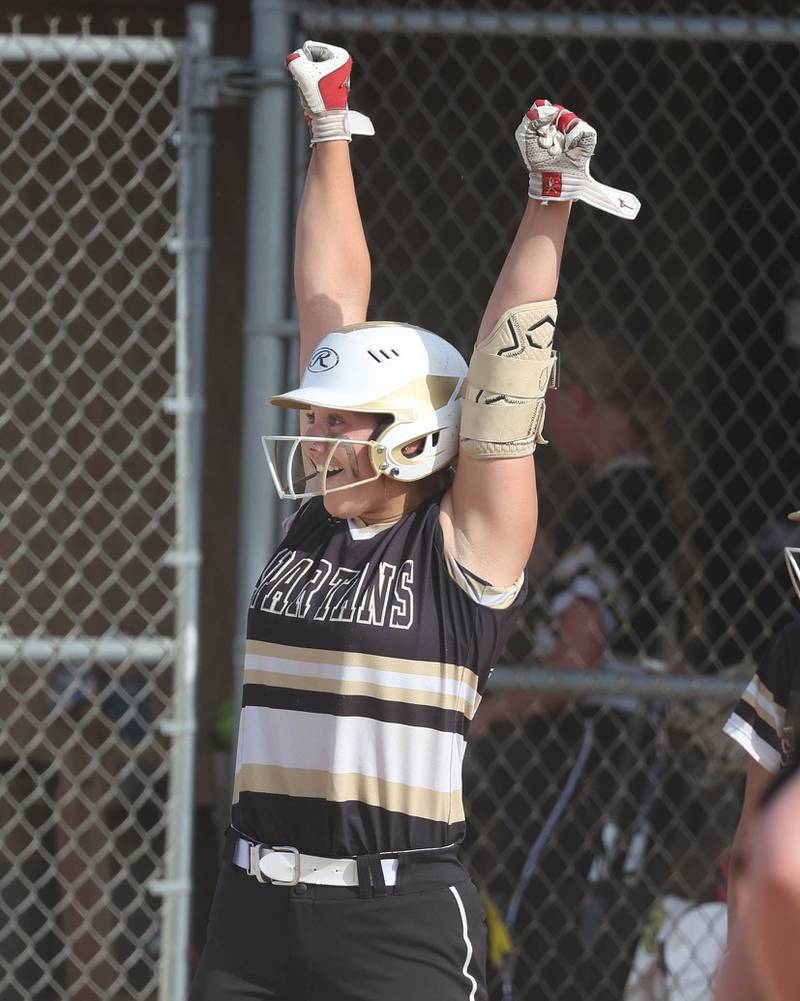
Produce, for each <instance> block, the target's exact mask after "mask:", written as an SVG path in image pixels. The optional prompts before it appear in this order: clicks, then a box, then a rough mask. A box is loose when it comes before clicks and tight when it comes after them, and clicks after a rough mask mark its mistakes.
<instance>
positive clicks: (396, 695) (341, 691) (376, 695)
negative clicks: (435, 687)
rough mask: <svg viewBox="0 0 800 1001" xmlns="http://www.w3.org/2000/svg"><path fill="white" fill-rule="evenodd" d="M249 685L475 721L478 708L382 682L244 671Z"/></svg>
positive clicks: (442, 694) (441, 694)
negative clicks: (446, 712) (358, 698)
mask: <svg viewBox="0 0 800 1001" xmlns="http://www.w3.org/2000/svg"><path fill="white" fill-rule="evenodd" d="M244 683H245V684H246V685H268V686H274V687H276V688H292V689H295V690H296V691H300V692H328V693H332V694H335V695H363V696H366V697H367V698H373V699H380V700H381V701H383V702H402V703H405V704H406V705H412V706H433V707H435V708H436V709H452V710H454V711H455V712H459V713H462V714H463V715H464V716H466V717H467V719H472V717H473V715H474V714H475V712H476V709H477V706H476V704H475V702H473V701H472V700H469V701H468V700H467V699H465V698H461V697H459V696H457V695H450V694H448V693H446V692H427V691H420V690H414V689H409V688H398V687H393V686H392V685H389V684H385V683H382V682H380V681H375V682H368V681H349V680H347V679H342V678H309V677H304V676H303V675H301V674H282V673H280V672H278V671H269V670H250V669H247V668H245V672H244Z"/></svg>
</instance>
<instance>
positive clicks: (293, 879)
mask: <svg viewBox="0 0 800 1001" xmlns="http://www.w3.org/2000/svg"><path fill="white" fill-rule="evenodd" d="M233 861H234V864H235V865H238V866H239V868H241V869H244V870H245V871H246V872H247V874H248V875H249V876H255V878H256V879H257V880H258V881H259V883H264V882H266V880H269V881H270V882H271V883H275V884H277V885H278V886H295V885H296V884H297V883H319V884H321V885H322V886H358V867H357V865H356V860H355V859H354V858H321V857H320V856H319V855H301V854H300V852H299V851H298V850H297V849H296V848H283V847H281V848H278V847H276V848H267V847H266V846H265V845H253V844H250V842H249V841H245V840H244V838H239V839H238V840H237V842H236V848H235V850H234V853H233ZM397 862H398V860H397V859H396V858H387V859H381V869H382V870H383V879H384V882H385V883H386V885H387V886H394V885H395V883H396V882H397Z"/></svg>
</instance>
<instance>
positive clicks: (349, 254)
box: [287, 42, 372, 375]
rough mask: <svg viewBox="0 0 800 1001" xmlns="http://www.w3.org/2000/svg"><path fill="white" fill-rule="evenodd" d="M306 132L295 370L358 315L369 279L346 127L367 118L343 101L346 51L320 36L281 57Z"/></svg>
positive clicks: (363, 125) (357, 126) (362, 127)
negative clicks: (307, 152)
mask: <svg viewBox="0 0 800 1001" xmlns="http://www.w3.org/2000/svg"><path fill="white" fill-rule="evenodd" d="M287 68H288V69H289V72H290V73H291V74H292V76H293V78H294V80H295V82H296V83H297V85H298V89H299V91H300V96H301V100H302V102H303V108H304V111H305V115H306V121H307V122H308V126H309V133H310V138H311V160H310V163H309V166H308V172H307V174H306V183H305V188H304V189H303V197H302V200H301V202H300V211H299V214H298V217H297V228H296V234H295V255H294V288H295V296H296V298H297V306H298V311H299V316H300V373H301V375H302V373H303V372H304V370H305V367H306V364H307V363H308V359H309V358H310V357H311V355H312V354H313V352H314V349H315V348H316V346H317V344H319V342H320V340H321V339H322V338H323V337H324V336H325V335H326V334H328V333H330V331H331V330H335V329H336V328H337V327H342V326H345V325H348V324H351V323H362V322H363V321H364V320H365V319H366V316H367V305H368V303H369V293H370V284H371V270H370V258H369V251H368V249H367V242H366V239H365V237H364V228H363V226H362V223H361V215H360V213H359V210H358V201H357V199H356V190H355V184H354V180H353V171H352V168H351V165H350V138H351V134H354V133H361V134H370V133H371V131H372V126H371V124H370V123H369V119H366V118H365V117H364V116H363V115H358V114H357V113H356V112H352V111H350V110H349V109H348V106H347V103H348V96H349V90H350V72H351V68H352V59H351V58H350V56H349V55H348V53H347V52H346V51H345V50H344V49H341V48H338V47H337V46H334V45H327V44H325V43H323V42H306V43H305V44H304V45H303V46H302V48H300V49H298V50H297V51H296V52H293V53H291V54H290V55H289V56H288V57H287Z"/></svg>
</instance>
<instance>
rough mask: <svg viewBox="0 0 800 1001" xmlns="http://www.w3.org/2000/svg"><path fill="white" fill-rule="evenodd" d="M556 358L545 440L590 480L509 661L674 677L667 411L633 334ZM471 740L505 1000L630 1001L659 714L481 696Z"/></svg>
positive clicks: (620, 703) (655, 795)
mask: <svg viewBox="0 0 800 1001" xmlns="http://www.w3.org/2000/svg"><path fill="white" fill-rule="evenodd" d="M562 346H563V351H562V354H563V364H562V370H561V387H560V390H559V394H551V399H550V400H548V408H549V409H548V415H549V416H550V417H551V420H550V423H549V427H548V430H549V431H550V433H551V436H552V439H553V441H554V442H555V444H556V445H557V447H558V450H559V453H560V455H561V457H562V458H563V459H564V460H565V461H566V462H567V463H568V464H569V465H570V467H572V468H573V470H575V471H576V472H579V475H583V477H584V478H583V479H582V480H581V481H580V486H581V489H580V490H579V492H578V495H577V496H576V497H575V498H574V499H573V501H572V502H571V503H570V504H569V506H568V508H567V510H566V513H565V515H564V516H563V518H562V519H561V522H560V526H559V532H558V533H557V537H556V542H555V546H554V549H555V557H554V562H553V564H552V566H551V567H550V569H549V572H548V573H546V574H545V575H544V577H543V579H542V580H541V581H540V583H539V586H538V587H536V588H535V589H533V593H532V595H531V597H530V598H529V600H528V602H527V604H526V606H525V609H524V612H523V625H522V627H521V629H519V630H518V631H517V632H516V633H515V635H514V636H513V637H512V639H511V641H510V643H509V645H508V647H507V648H506V657H507V658H509V659H510V660H511V661H512V662H518V663H519V662H522V663H529V664H537V665H541V666H543V667H547V668H552V669H571V670H581V671H587V670H589V671H594V670H601V669H603V668H604V667H614V668H615V669H618V670H623V671H629V672H635V673H640V672H643V671H645V670H647V668H648V666H649V667H653V668H655V669H659V668H661V669H663V667H664V663H663V659H664V658H665V657H666V656H667V654H668V650H669V644H670V640H671V639H672V637H671V635H670V631H671V629H672V627H673V626H672V623H673V618H674V611H675V604H676V597H675V586H674V576H675V567H676V561H677V551H678V541H677V530H676V526H675V519H674V517H673V507H674V503H673V502H672V501H671V497H670V494H671V491H670V487H671V486H673V480H672V472H673V468H674V457H673V454H672V446H671V445H670V444H669V443H668V427H667V420H666V415H665V413H664V410H663V407H662V405H661V397H660V395H659V391H658V388H657V387H656V386H655V385H653V383H652V381H651V379H650V378H649V376H648V373H647V371H646V369H645V367H644V365H643V363H642V360H641V359H640V358H639V357H637V355H636V352H635V350H634V349H633V348H632V346H631V345H630V344H628V343H627V341H626V340H625V339H623V338H622V337H621V336H619V335H614V336H608V335H605V336H604V335H600V334H597V333H595V332H593V331H591V330H588V329H579V330H576V331H573V332H567V333H566V334H565V335H564V338H563V345H562ZM475 730H477V732H478V733H479V734H487V732H488V736H486V739H484V740H482V741H480V742H479V745H478V748H476V751H477V752H478V754H479V756H480V760H479V762H475V761H473V765H474V768H473V774H474V775H476V776H478V778H476V784H475V797H474V799H472V803H473V811H474V814H473V817H474V823H475V824H476V826H478V825H480V826H481V841H482V842H488V843H489V844H490V846H491V847H490V848H489V854H491V853H496V854H497V855H502V856H503V868H504V870H505V876H506V877H507V882H503V879H502V878H500V879H494V880H490V885H491V889H492V894H493V896H494V899H495V902H496V903H497V904H498V909H499V910H500V911H501V912H502V913H503V915H504V918H505V923H506V926H507V928H508V930H509V932H510V935H511V939H512V940H513V942H514V948H513V952H512V953H511V954H510V956H509V958H508V961H507V963H506V965H505V968H504V972H503V976H504V997H506V998H511V997H513V998H517V999H520V1001H521V999H526V1001H527V999H530V1001H533V999H534V998H539V997H541V996H542V993H541V992H542V989H543V988H544V987H546V988H547V989H548V990H550V991H552V992H553V996H555V992H556V991H557V993H558V997H559V1001H587V999H594V1001H601V999H602V1001H606V999H607V1001H612V999H613V1001H618V999H619V998H621V997H622V995H623V992H624V989H625V984H626V980H627V977H628V972H629V968H630V964H631V962H632V959H633V954H634V951H635V947H636V941H637V938H638V936H639V934H640V929H641V927H642V924H643V921H644V917H645V915H646V912H647V910H648V908H649V906H650V904H651V903H652V900H653V898H654V896H655V890H656V887H655V883H656V882H657V875H656V874H655V872H654V869H653V866H654V856H653V849H654V839H653V837H652V828H653V826H654V825H655V824H661V825H663V824H664V823H665V822H666V821H665V819H664V816H663V815H664V813H665V810H666V807H665V800H664V795H663V793H664V783H665V781H666V773H667V769H668V762H667V759H666V755H665V752H664V741H663V705H656V704H649V705H647V704H643V703H640V702H639V701H638V700H636V699H632V698H629V697H624V696H623V697H616V696H615V697H603V696H598V697H588V698H582V699H581V700H580V701H579V702H576V701H575V700H574V699H571V698H570V697H569V696H568V695H565V694H562V693H557V692H556V693H550V692H548V693H533V692H528V691H524V690H513V691H510V690H507V691H503V692H499V693H490V694H489V695H488V696H487V698H486V699H485V700H484V703H483V704H482V706H481V708H480V710H479V711H478V714H477V717H476V720H475V727H474V730H473V732H474V731H475ZM498 745H499V746H501V747H502V754H497V753H496V749H497V746H498ZM481 768H483V771H482V772H481V771H480V769H481ZM498 801H499V802H500V803H501V804H502V808H501V809H499V810H498V808H497V806H498ZM660 815H661V816H660ZM480 855H481V849H480V847H479V848H478V857H479V858H480ZM489 864H490V865H491V863H489ZM483 868H484V869H485V868H486V866H485V865H484V866H483Z"/></svg>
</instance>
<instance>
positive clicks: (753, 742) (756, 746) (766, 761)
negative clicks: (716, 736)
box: [722, 713, 781, 775]
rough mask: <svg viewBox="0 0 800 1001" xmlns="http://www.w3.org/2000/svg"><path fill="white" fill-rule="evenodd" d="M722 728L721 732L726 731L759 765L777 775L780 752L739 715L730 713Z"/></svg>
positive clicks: (779, 765) (779, 767)
mask: <svg viewBox="0 0 800 1001" xmlns="http://www.w3.org/2000/svg"><path fill="white" fill-rule="evenodd" d="M722 730H723V733H727V735H728V736H729V737H732V738H733V739H734V740H735V741H736V743H737V744H739V745H741V746H742V747H743V748H744V749H745V751H747V753H748V754H749V755H750V757H751V758H753V759H754V760H755V761H757V762H758V763H759V764H760V765H763V767H764V768H766V769H767V771H768V772H772V774H773V775H777V774H778V772H779V771H780V770H781V756H780V754H778V752H777V751H776V750H775V748H774V747H771V746H770V745H769V744H768V743H767V742H766V741H765V740H762V738H761V737H759V735H758V734H757V733H756V731H755V730H754V729H753V728H752V726H750V724H749V723H747V722H746V721H745V720H743V719H742V717H741V716H738V715H737V714H736V713H731V715H730V717H729V718H728V721H727V723H726V724H725V726H723V728H722Z"/></svg>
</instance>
